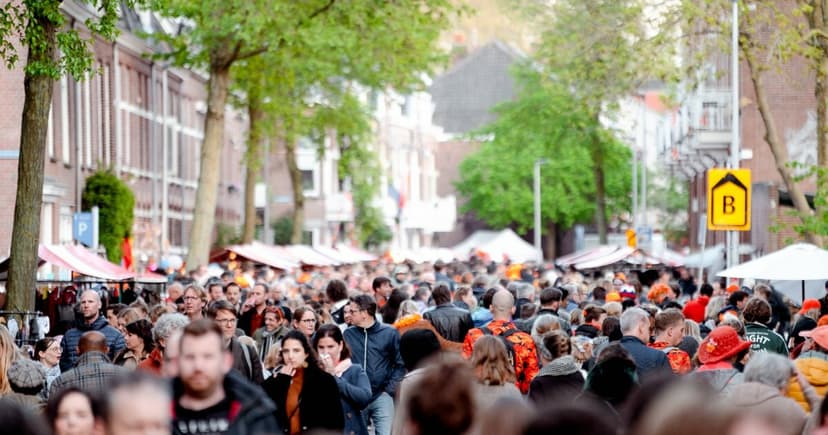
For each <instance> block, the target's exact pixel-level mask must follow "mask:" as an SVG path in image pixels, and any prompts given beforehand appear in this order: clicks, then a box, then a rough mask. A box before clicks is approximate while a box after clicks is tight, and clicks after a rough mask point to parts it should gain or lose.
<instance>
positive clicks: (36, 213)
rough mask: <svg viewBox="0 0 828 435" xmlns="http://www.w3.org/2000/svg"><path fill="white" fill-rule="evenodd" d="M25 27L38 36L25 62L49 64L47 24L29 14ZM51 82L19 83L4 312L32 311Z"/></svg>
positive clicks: (52, 45)
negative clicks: (17, 145) (17, 152)
mask: <svg viewBox="0 0 828 435" xmlns="http://www.w3.org/2000/svg"><path fill="white" fill-rule="evenodd" d="M31 20H32V21H33V22H32V23H29V26H38V27H40V28H41V30H42V34H43V39H42V40H39V41H38V42H39V46H38V47H37V49H35V50H32V48H31V47H29V52H28V64H32V63H35V62H38V63H41V64H52V63H53V62H54V60H53V59H54V58H55V53H56V47H57V38H56V29H55V26H54V25H53V24H52V22H51V21H50V20H49V19H48V18H45V17H38V16H34V17H32V18H31ZM53 86H54V80H53V79H52V78H51V77H49V76H47V75H45V74H32V75H30V74H28V73H27V74H26V78H25V79H24V82H23V88H24V90H25V94H26V96H25V100H24V101H23V119H22V123H21V134H20V157H19V159H18V162H17V194H16V197H15V203H14V225H13V227H12V237H11V250H10V252H11V254H12V255H11V258H10V260H9V271H8V295H9V303H8V304H7V305H8V309H10V310H33V309H34V290H35V284H36V283H37V263H38V254H37V250H38V244H39V236H40V208H41V205H42V202H43V165H44V159H45V156H46V134H47V133H48V127H47V126H48V120H49V107H50V106H51V102H52V90H53Z"/></svg>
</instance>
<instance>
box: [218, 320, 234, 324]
mask: <svg viewBox="0 0 828 435" xmlns="http://www.w3.org/2000/svg"><path fill="white" fill-rule="evenodd" d="M216 323H218V324H219V325H232V324H233V323H236V319H216Z"/></svg>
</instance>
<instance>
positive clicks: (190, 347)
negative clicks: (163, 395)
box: [172, 320, 282, 435]
mask: <svg viewBox="0 0 828 435" xmlns="http://www.w3.org/2000/svg"><path fill="white" fill-rule="evenodd" d="M223 344H224V343H223V340H222V334H221V329H220V328H219V326H218V325H217V324H215V323H213V322H211V321H209V320H197V321H195V322H192V323H190V324H189V325H187V326H186V327H185V328H184V332H183V333H182V336H181V342H180V344H179V349H180V354H179V357H178V369H179V373H178V377H177V378H176V379H175V381H174V383H173V406H172V409H173V416H172V417H173V433H174V434H200V435H207V434H210V435H218V434H235V433H251V434H253V433H257V434H258V433H263V434H264V433H268V434H270V433H281V432H282V431H281V429H280V428H279V424H278V423H277V422H276V417H275V416H274V412H275V411H276V405H274V404H273V402H272V401H271V400H270V399H269V398H268V397H267V396H266V395H265V394H264V392H263V391H262V390H261V389H260V388H259V387H257V386H256V385H253V384H251V383H250V382H248V381H247V380H245V379H244V378H243V377H242V376H241V375H240V374H238V373H237V372H235V371H234V370H231V367H232V366H233V357H232V355H231V354H230V353H229V352H227V351H226V350H225V348H224V345H223Z"/></svg>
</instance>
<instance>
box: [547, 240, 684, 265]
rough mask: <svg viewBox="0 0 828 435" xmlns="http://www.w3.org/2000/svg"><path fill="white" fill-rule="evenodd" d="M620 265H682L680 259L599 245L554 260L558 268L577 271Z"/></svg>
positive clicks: (615, 246)
mask: <svg viewBox="0 0 828 435" xmlns="http://www.w3.org/2000/svg"><path fill="white" fill-rule="evenodd" d="M620 263H623V264H628V265H634V266H642V267H646V266H655V265H666V266H670V267H676V266H680V265H681V264H682V262H681V258H676V259H671V260H665V259H662V258H657V257H654V256H652V255H650V254H648V253H646V252H644V251H643V250H641V249H636V248H630V247H629V246H618V245H601V246H595V247H592V248H587V249H582V250H580V251H578V252H575V253H572V254H569V255H564V256H562V257H558V259H557V260H555V264H557V265H558V266H560V267H569V266H572V267H574V268H575V269H578V270H592V269H602V268H605V267H610V266H613V265H616V264H620Z"/></svg>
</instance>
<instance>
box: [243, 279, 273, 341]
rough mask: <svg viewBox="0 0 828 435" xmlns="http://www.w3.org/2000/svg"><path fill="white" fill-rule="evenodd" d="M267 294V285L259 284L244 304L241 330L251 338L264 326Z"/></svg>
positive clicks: (254, 286) (248, 295) (254, 287)
mask: <svg viewBox="0 0 828 435" xmlns="http://www.w3.org/2000/svg"><path fill="white" fill-rule="evenodd" d="M267 293H268V288H267V284H265V283H263V282H257V283H256V284H254V285H253V289H252V290H250V293H248V294H247V300H246V301H244V304H242V307H241V318H239V328H241V329H242V330H244V333H245V334H246V335H247V336H249V337H252V336H253V334H254V333H255V332H256V330H258V329H259V328H261V327H262V326H264V310H265V308H267V297H266V296H267Z"/></svg>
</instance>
